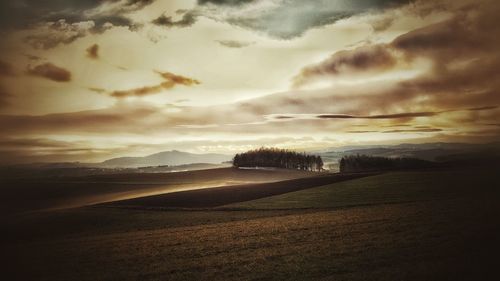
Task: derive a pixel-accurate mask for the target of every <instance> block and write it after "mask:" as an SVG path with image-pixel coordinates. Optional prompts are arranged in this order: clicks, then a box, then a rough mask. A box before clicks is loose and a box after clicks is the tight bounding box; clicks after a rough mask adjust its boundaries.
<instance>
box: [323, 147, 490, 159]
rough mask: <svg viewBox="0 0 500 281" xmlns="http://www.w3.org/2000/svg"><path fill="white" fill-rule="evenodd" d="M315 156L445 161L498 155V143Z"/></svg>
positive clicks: (357, 150) (343, 149) (346, 150)
mask: <svg viewBox="0 0 500 281" xmlns="http://www.w3.org/2000/svg"><path fill="white" fill-rule="evenodd" d="M316 153H317V154H319V155H321V157H322V158H323V159H324V160H326V161H327V162H337V161H338V160H339V159H340V158H342V157H343V156H345V155H356V154H360V155H370V156H382V157H413V158H419V159H423V160H429V161H447V160H452V159H457V158H463V157H470V156H471V155H476V156H477V155H478V154H494V155H499V154H500V143H488V144H470V143H444V142H437V143H422V144H410V143H403V144H398V145H360V146H344V147H338V148H330V149H323V150H321V151H317V152H316Z"/></svg>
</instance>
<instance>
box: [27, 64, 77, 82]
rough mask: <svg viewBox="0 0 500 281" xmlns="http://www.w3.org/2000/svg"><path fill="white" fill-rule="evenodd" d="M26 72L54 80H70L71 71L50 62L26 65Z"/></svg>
mask: <svg viewBox="0 0 500 281" xmlns="http://www.w3.org/2000/svg"><path fill="white" fill-rule="evenodd" d="M26 72H27V74H29V75H33V76H38V77H42V78H45V79H49V80H52V81H55V82H69V81H71V72H69V71H68V70H67V69H64V68H62V67H59V66H56V65H54V64H52V63H49V62H48V63H44V64H40V65H37V66H35V67H28V70H27V71H26Z"/></svg>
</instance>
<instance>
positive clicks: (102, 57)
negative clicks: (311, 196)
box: [0, 0, 500, 163]
mask: <svg viewBox="0 0 500 281" xmlns="http://www.w3.org/2000/svg"><path fill="white" fill-rule="evenodd" d="M496 2H497V1H494V0H458V1H457V0H437V1H419V0H406V1H403V0H357V1H349V0H309V1H302V0H156V1H155V0H47V1H40V0H24V1H14V0H12V1H2V2H1V3H0V36H1V38H2V40H1V42H0V124H1V131H0V151H1V153H2V160H1V162H3V163H7V162H9V163H10V162H31V161H101V160H104V159H107V158H110V157H116V156H125V155H131V156H139V155H146V154H149V153H154V152H158V151H163V150H171V149H178V150H183V151H189V152H194V153H202V152H218V153H227V154H231V153H234V152H238V151H243V150H247V149H250V148H255V147H260V146H277V147H283V148H291V149H298V150H311V149H321V148H327V147H338V146H342V145H353V144H375V143H377V144H383V143H387V144H394V143H402V142H414V143H422V142H435V141H455V142H489V141H494V140H497V139H498V136H499V135H500V121H499V118H500V108H499V107H498V106H499V105H500V93H498V91H499V90H500V71H499V69H500V52H499V50H500V19H499V17H498V15H500V5H498V4H497V3H496Z"/></svg>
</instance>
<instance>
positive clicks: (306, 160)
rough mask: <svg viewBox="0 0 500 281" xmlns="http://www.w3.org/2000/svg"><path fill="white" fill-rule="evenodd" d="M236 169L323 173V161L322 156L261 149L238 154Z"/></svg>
mask: <svg viewBox="0 0 500 281" xmlns="http://www.w3.org/2000/svg"><path fill="white" fill-rule="evenodd" d="M233 166H234V167H275V168H285V169H297V170H307V171H321V170H322V169H323V160H322V159H321V157H320V156H317V155H309V154H306V153H299V152H295V151H291V150H287V149H279V148H264V147H262V148H259V149H255V150H250V151H247V152H244V153H239V154H236V155H235V156H234V158H233Z"/></svg>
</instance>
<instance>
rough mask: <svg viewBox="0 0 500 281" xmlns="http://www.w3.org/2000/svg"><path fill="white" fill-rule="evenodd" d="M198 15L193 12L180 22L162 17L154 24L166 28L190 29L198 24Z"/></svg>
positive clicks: (187, 13) (185, 15) (188, 13)
mask: <svg viewBox="0 0 500 281" xmlns="http://www.w3.org/2000/svg"><path fill="white" fill-rule="evenodd" d="M196 18H197V15H196V14H195V13H194V12H193V11H189V12H186V13H185V14H184V15H183V16H182V18H181V19H180V20H177V21H174V20H172V17H167V16H165V15H161V16H160V17H158V18H156V19H155V20H153V21H152V23H153V24H156V25H159V26H164V27H188V26H191V25H193V24H194V23H195V22H196Z"/></svg>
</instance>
